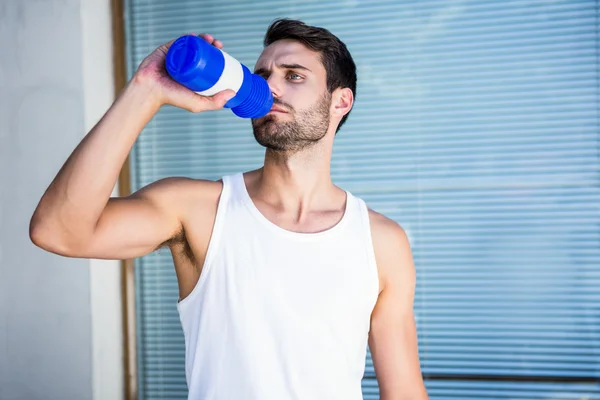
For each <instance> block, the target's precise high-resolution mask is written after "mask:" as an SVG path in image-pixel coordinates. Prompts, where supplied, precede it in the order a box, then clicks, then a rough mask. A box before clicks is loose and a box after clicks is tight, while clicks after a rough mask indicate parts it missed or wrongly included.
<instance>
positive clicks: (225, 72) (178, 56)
mask: <svg viewBox="0 0 600 400" xmlns="http://www.w3.org/2000/svg"><path fill="white" fill-rule="evenodd" d="M165 65H166V69H167V72H168V73H169V75H170V76H171V78H173V79H174V80H175V81H177V82H179V83H180V84H182V85H183V86H185V87H187V88H188V89H191V90H193V91H195V92H197V93H199V94H201V95H203V96H212V95H213V94H215V93H218V92H220V91H222V90H226V89H231V90H233V91H234V92H236V95H235V96H234V97H233V98H231V99H230V100H229V101H228V102H227V103H225V107H227V108H230V109H231V111H233V113H234V114H235V115H237V116H238V117H241V118H260V117H263V116H265V115H266V114H267V113H268V112H269V111H270V110H271V107H272V106H273V95H272V94H271V89H270V88H269V85H268V84H267V81H266V80H264V79H263V78H262V77H261V76H258V75H256V74H253V73H251V72H250V70H249V69H248V68H247V67H246V66H245V65H243V64H241V63H240V62H239V61H237V60H236V59H235V58H233V57H232V56H230V55H229V54H227V53H226V52H224V51H223V50H221V49H218V48H216V47H215V46H213V45H211V44H209V43H208V42H206V41H205V40H204V39H202V38H199V37H197V36H193V35H186V36H182V37H180V38H178V39H177V40H175V42H173V44H172V45H171V47H170V48H169V51H168V52H167V57H166V60H165Z"/></svg>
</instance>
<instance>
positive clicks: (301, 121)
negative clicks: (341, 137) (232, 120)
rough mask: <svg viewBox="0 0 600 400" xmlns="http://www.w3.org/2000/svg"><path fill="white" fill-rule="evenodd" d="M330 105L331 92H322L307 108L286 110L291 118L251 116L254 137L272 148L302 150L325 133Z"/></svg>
mask: <svg viewBox="0 0 600 400" xmlns="http://www.w3.org/2000/svg"><path fill="white" fill-rule="evenodd" d="M277 103H278V102H277V100H275V104H277ZM330 105H331V94H329V93H326V94H325V95H324V96H323V97H321V99H320V100H319V101H318V102H317V104H315V105H314V106H313V107H311V108H309V109H308V110H304V111H301V112H299V113H296V112H294V111H293V110H290V113H292V116H293V117H294V119H293V120H291V121H285V122H281V121H278V120H277V117H276V116H275V115H267V116H265V117H262V118H258V119H253V120H252V129H253V131H254V138H255V139H256V141H257V142H258V143H259V144H260V145H261V146H264V147H266V148H267V149H270V150H273V151H276V152H286V153H290V152H292V153H296V152H299V151H302V150H305V149H307V148H309V147H311V146H314V145H315V144H316V143H318V142H319V141H320V140H321V139H323V138H324V137H325V135H326V134H327V129H328V128H329V120H330V117H329V107H330ZM287 108H288V109H289V107H287Z"/></svg>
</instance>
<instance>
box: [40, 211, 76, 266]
mask: <svg viewBox="0 0 600 400" xmlns="http://www.w3.org/2000/svg"><path fill="white" fill-rule="evenodd" d="M83 237H84V236H83V235H73V234H66V233H65V232H64V228H63V227H61V226H60V225H59V224H56V223H53V222H51V221H50V220H49V219H43V218H41V217H39V216H38V215H35V214H34V215H33V217H32V218H31V221H30V222H29V239H30V240H31V242H32V243H33V244H34V245H36V246H37V247H39V248H41V249H43V250H46V251H49V252H51V253H55V254H58V255H61V256H66V257H74V256H76V254H77V249H78V248H80V247H81V244H82V239H83Z"/></svg>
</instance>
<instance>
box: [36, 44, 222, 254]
mask: <svg viewBox="0 0 600 400" xmlns="http://www.w3.org/2000/svg"><path fill="white" fill-rule="evenodd" d="M203 37H204V38H205V39H206V40H207V41H209V42H210V43H213V44H214V45H215V46H217V47H222V44H221V43H220V42H218V41H215V40H214V38H213V37H212V36H210V35H203ZM169 46H170V43H168V44H165V45H162V46H160V47H159V48H157V49H156V50H155V51H154V52H153V53H152V54H150V55H149V56H148V57H146V59H145V60H144V61H143V62H142V63H141V64H140V66H139V68H138V70H137V72H136V73H135V75H134V76H133V78H132V80H131V81H130V82H129V83H128V84H127V86H126V87H125V89H124V90H123V91H122V92H121V94H120V95H119V96H118V98H117V99H116V100H115V102H114V103H113V105H112V106H111V107H110V109H109V110H108V111H107V112H106V114H105V115H104V116H103V117H102V119H101V120H100V121H99V122H98V123H97V124H96V126H95V127H94V128H93V129H92V130H91V131H90V132H89V133H88V134H87V135H86V136H85V137H84V139H83V140H82V141H81V143H80V144H79V145H78V146H77V147H76V149H75V150H74V151H73V153H72V154H71V155H70V156H69V158H68V159H67V161H66V162H65V164H64V165H63V167H62V168H61V170H60V171H59V172H58V174H57V175H56V177H55V178H54V180H53V181H52V183H51V184H50V186H49V187H48V189H47V190H46V192H45V193H44V195H43V197H42V198H41V200H40V202H39V204H38V206H37V208H36V210H35V212H34V214H33V216H32V218H31V222H30V227H29V233H30V237H31V240H32V241H33V243H35V244H36V245H37V246H39V247H41V248H43V249H46V250H48V251H51V252H54V253H58V254H61V255H65V256H71V257H88V258H113V259H121V258H130V257H137V256H141V255H144V254H147V253H149V252H151V251H153V250H154V249H156V248H157V247H158V246H160V245H161V244H162V243H164V242H165V241H167V240H169V239H170V238H172V237H173V235H175V234H176V233H177V232H178V231H180V230H181V226H182V222H181V217H182V212H183V209H182V206H183V204H184V199H185V196H186V194H189V190H188V189H190V188H191V186H192V185H191V184H190V181H189V180H186V179H176V178H173V179H167V180H164V181H160V182H157V183H154V184H152V185H150V186H148V187H146V188H144V189H142V190H141V191H139V192H138V193H135V194H133V195H131V196H128V197H122V198H110V195H111V192H112V190H113V188H114V186H115V184H116V182H117V179H118V176H119V171H120V170H121V167H122V166H123V163H124V162H125V159H126V157H127V155H128V154H129V152H130V151H131V148H132V147H133V144H134V143H135V140H136V139H137V137H138V135H139V134H140V132H141V131H142V129H143V128H144V126H145V125H146V124H147V123H148V122H149V121H150V120H151V119H152V117H153V116H154V115H155V114H156V112H157V111H158V110H159V109H160V107H161V106H162V105H164V104H170V105H173V106H176V107H180V108H184V109H187V110H189V111H192V112H201V111H205V110H215V109H219V108H222V107H223V105H224V104H225V102H226V101H227V99H228V98H230V97H231V96H232V95H234V93H233V92H232V91H225V92H221V93H218V94H216V95H214V96H212V97H204V96H200V95H198V94H196V93H194V92H192V91H191V90H189V89H187V88H185V87H183V86H181V85H179V84H178V83H176V82H175V81H173V80H172V79H171V78H170V77H169V76H168V74H167V73H166V71H165V67H164V63H165V56H166V53H167V50H168V48H169ZM211 184H212V186H211ZM215 184H216V183H208V182H205V183H204V185H206V186H207V187H213V186H214V185H215ZM200 185H202V184H200ZM197 186H198V185H195V187H197ZM186 190H188V192H187V193H186V192H185V191H186Z"/></svg>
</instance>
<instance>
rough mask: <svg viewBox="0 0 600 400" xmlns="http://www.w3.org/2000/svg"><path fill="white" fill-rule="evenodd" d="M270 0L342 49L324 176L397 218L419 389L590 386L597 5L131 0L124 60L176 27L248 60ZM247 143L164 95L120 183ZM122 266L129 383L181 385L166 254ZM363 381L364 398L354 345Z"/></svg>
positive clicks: (598, 256) (237, 123) (373, 390)
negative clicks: (129, 333) (342, 85)
mask: <svg viewBox="0 0 600 400" xmlns="http://www.w3.org/2000/svg"><path fill="white" fill-rule="evenodd" d="M281 16H286V17H290V18H299V19H302V20H304V21H306V22H307V23H309V24H315V25H320V26H324V27H327V28H328V29H330V30H331V31H332V32H333V33H335V34H337V35H338V36H339V37H340V38H341V39H342V40H344V41H345V43H346V44H347V45H348V47H349V49H350V51H351V52H352V54H353V56H354V58H355V60H356V62H357V65H358V71H359V82H358V96H357V103H356V105H355V108H354V110H353V111H352V114H351V115H350V117H349V120H348V123H347V124H346V125H345V126H344V128H343V129H342V130H341V131H340V133H339V134H338V137H337V138H336V142H335V145H334V156H333V161H332V175H333V178H334V181H335V182H336V183H337V184H339V185H340V186H342V187H344V188H345V189H348V190H350V191H351V192H353V193H354V194H356V195H358V196H360V197H363V198H364V199H365V200H366V201H367V202H368V203H369V205H370V207H371V208H373V209H375V210H377V211H379V212H381V213H384V214H385V215H387V216H389V217H390V218H393V219H394V220H396V221H397V222H399V223H400V224H401V225H402V226H403V227H404V228H405V230H406V231H407V233H408V235H409V238H410V240H411V244H412V248H413V253H414V258H415V264H416V268H417V291H416V297H415V312H416V318H417V326H418V336H419V346H420V355H421V366H422V369H423V372H424V374H425V377H426V385H427V388H428V391H429V394H430V397H431V398H432V399H481V400H483V399H486V400H488V399H543V398H548V399H582V398H588V399H592V398H600V384H599V383H598V382H599V381H600V309H599V304H600V291H598V290H597V288H598V286H599V284H600V246H599V244H600V229H599V226H600V225H599V223H600V213H599V208H598V204H600V202H599V200H600V196H599V187H598V178H599V176H598V151H599V148H598V83H597V82H598V78H599V76H598V22H597V20H598V10H597V4H596V2H595V1H550V0H548V1H516V0H515V1H508V2H507V1H486V2H482V1H442V0H439V1H406V2H402V3H398V2H396V1H370V2H366V1H357V0H347V1H343V2H337V1H328V0H324V1H319V2H313V1H308V2H306V1H305V2H280V1H261V0H257V1H254V2H252V3H249V2H247V1H241V0H224V1H219V2H217V1H204V2H199V1H196V0H188V1H170V2H165V1H159V0H130V1H129V2H128V4H127V16H126V20H127V31H128V51H129V70H130V74H131V73H132V72H133V71H134V70H135V67H136V66H137V65H138V64H139V63H140V62H141V60H142V59H143V58H144V57H145V56H146V55H147V54H148V53H149V52H151V51H152V50H153V49H154V48H155V47H156V46H158V45H159V44H161V43H163V42H167V41H169V40H171V39H173V38H175V37H177V36H179V35H181V34H183V33H188V32H197V33H200V32H209V33H212V34H214V35H215V36H216V37H217V38H219V39H221V40H222V41H223V42H224V43H225V49H226V50H227V51H228V52H229V53H230V54H232V55H233V56H234V57H236V58H237V59H238V60H240V61H241V62H242V63H244V64H246V65H247V66H248V67H249V68H253V66H254V62H255V60H256V58H257V57H258V55H259V54H260V51H261V49H262V46H261V41H262V36H263V35H264V31H265V29H266V27H267V26H268V24H269V23H270V22H271V21H272V20H273V19H274V18H276V17H281ZM262 160H263V150H262V148H260V147H259V146H258V145H257V144H256V142H255V140H254V138H253V136H252V133H251V128H250V123H249V121H247V120H242V119H239V118H236V117H235V116H233V115H232V114H231V112H230V111H229V110H222V111H218V112H210V113H203V114H200V115H195V114H190V113H188V112H185V111H182V110H178V109H175V108H172V107H165V108H163V109H162V110H161V111H160V112H159V114H158V115H157V116H156V117H155V118H154V119H153V120H152V122H151V123H150V124H149V125H148V127H147V128H146V129H145V130H144V132H143V133H142V135H141V136H140V138H139V139H138V141H137V143H136V146H135V148H134V151H133V153H132V167H133V168H132V170H133V173H134V176H133V181H134V186H135V188H140V187H142V186H144V185H146V184H148V183H150V182H152V181H155V180H157V179H160V178H163V177H166V176H173V175H184V176H191V177H196V178H204V179H218V178H220V177H221V176H223V175H226V174H231V173H235V172H238V171H241V170H249V169H254V168H257V167H259V166H260V165H261V163H262ZM136 277H137V281H136V294H137V318H138V327H139V332H138V355H139V371H140V375H139V387H140V398H141V399H167V398H168V399H175V398H185V396H186V393H187V391H186V385H185V376H184V344H183V336H182V333H181V328H180V326H179V320H178V316H177V311H176V308H175V303H176V301H177V284H176V280H175V275H174V272H173V267H172V260H171V258H170V255H169V253H168V251H167V250H162V251H159V252H156V253H154V254H151V255H149V256H146V257H143V258H141V259H139V260H137V263H136ZM315 367H317V366H315ZM363 392H364V396H365V399H378V398H379V394H378V388H377V383H376V381H375V373H374V370H373V367H372V361H371V360H370V357H368V358H367V362H366V371H365V379H364V380H363Z"/></svg>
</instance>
